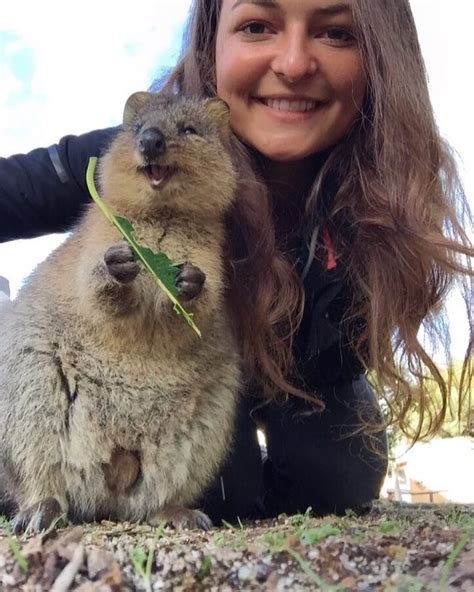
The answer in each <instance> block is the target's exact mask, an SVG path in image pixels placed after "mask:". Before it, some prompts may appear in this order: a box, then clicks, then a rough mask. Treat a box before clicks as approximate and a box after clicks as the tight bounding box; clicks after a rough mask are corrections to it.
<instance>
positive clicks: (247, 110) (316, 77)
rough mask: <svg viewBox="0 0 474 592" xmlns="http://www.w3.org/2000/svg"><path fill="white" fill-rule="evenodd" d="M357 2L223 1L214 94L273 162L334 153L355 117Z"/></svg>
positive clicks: (361, 89) (361, 88) (362, 81)
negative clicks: (327, 151)
mask: <svg viewBox="0 0 474 592" xmlns="http://www.w3.org/2000/svg"><path fill="white" fill-rule="evenodd" d="M351 4H352V0H342V1H341V0H222V10H221V16H220V20H219V26H218V30H217V39H216V83H217V94H218V95H219V97H220V98H222V99H223V100H224V101H226V103H227V104H228V105H229V107H230V117H231V125H232V128H233V130H234V131H235V133H236V134H237V135H238V136H239V137H240V138H241V139H242V140H243V141H244V142H245V143H247V144H249V145H250V146H253V147H254V148H255V149H257V150H258V151H259V152H261V153H262V154H263V155H265V156H266V157H268V158H269V159H271V160H275V161H280V162H284V161H297V160H300V159H303V158H305V157H307V156H310V155H311V154H314V153H316V152H320V151H322V150H324V149H326V148H329V147H331V146H333V145H334V144H335V143H336V142H337V141H338V140H340V139H341V138H342V137H343V136H344V135H345V134H346V133H347V131H348V130H349V128H350V126H351V125H352V124H353V122H354V121H355V120H356V118H357V117H358V114H359V112H360V109H361V105H362V102H363V98H364V93H365V87H366V78H365V75H364V72H363V69H362V64H361V58H360V52H359V47H358V44H357V41H356V40H355V38H354V33H353V29H354V23H353V17H352V12H351Z"/></svg>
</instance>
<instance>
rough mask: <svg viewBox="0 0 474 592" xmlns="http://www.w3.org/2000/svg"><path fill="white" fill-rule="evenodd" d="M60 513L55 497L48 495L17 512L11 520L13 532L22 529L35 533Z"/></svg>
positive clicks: (45, 527) (16, 532)
mask: <svg viewBox="0 0 474 592" xmlns="http://www.w3.org/2000/svg"><path fill="white" fill-rule="evenodd" d="M62 514H63V511H62V510H61V506H60V505H59V502H58V501H57V499H55V498H54V497H48V498H46V499H45V500H43V501H41V502H38V503H36V504H33V505H32V506H29V507H28V508H26V509H25V510H21V511H20V512H18V514H17V515H16V516H15V518H14V519H13V521H12V529H13V532H14V533H15V534H19V533H20V532H24V531H26V532H28V533H32V534H36V533H38V532H41V531H42V530H46V529H47V528H48V527H49V526H51V524H52V523H53V522H54V521H55V520H56V519H57V518H59V517H60V516H61V515H62Z"/></svg>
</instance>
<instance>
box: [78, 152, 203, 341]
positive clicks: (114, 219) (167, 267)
mask: <svg viewBox="0 0 474 592" xmlns="http://www.w3.org/2000/svg"><path fill="white" fill-rule="evenodd" d="M96 166H97V157H95V156H93V157H91V158H90V159H89V164H88V166H87V172H86V182H87V188H88V189H89V193H90V194H91V197H92V199H93V200H94V202H95V203H96V204H97V205H98V206H99V208H100V210H101V212H102V213H103V214H104V216H105V217H106V218H107V220H109V222H110V223H111V224H113V225H114V226H115V227H116V228H117V230H118V231H119V232H120V234H121V235H122V236H123V237H124V239H125V240H126V241H127V242H128V244H129V245H130V246H131V247H132V249H133V251H134V253H135V254H136V256H137V257H138V258H139V259H140V261H141V262H142V263H143V265H144V266H145V267H146V269H147V270H148V271H149V272H150V273H151V275H152V276H153V277H154V278H155V281H156V283H157V284H158V285H159V286H160V288H161V289H162V290H163V292H164V293H165V294H166V295H167V296H168V298H169V299H170V300H171V302H172V303H173V305H174V306H173V310H174V311H175V312H176V313H177V314H179V315H181V316H183V317H184V318H185V319H186V321H187V323H188V325H189V326H190V327H191V328H192V329H193V330H194V331H195V332H196V333H197V335H198V336H199V337H202V335H201V331H200V330H199V328H198V327H197V326H196V324H195V323H194V321H193V315H192V314H191V313H188V312H187V311H186V310H185V309H184V308H183V306H182V305H181V303H180V302H179V300H178V299H177V291H176V287H175V284H174V280H175V277H176V274H177V273H178V271H179V268H178V267H177V266H176V265H174V264H173V263H172V261H171V260H170V259H169V258H168V257H167V256H166V255H165V253H154V252H153V251H152V250H151V249H148V248H147V247H142V246H141V245H140V244H139V243H137V241H136V240H135V237H134V235H133V226H132V224H131V223H130V222H129V221H128V220H127V219H125V218H121V217H120V216H115V214H114V213H113V212H112V211H111V210H110V209H109V208H108V207H107V205H106V204H105V202H104V201H103V200H102V198H101V197H100V195H99V193H98V191H97V189H96V186H95V182H94V173H95V169H96Z"/></svg>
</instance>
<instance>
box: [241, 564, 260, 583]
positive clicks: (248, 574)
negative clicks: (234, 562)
mask: <svg viewBox="0 0 474 592" xmlns="http://www.w3.org/2000/svg"><path fill="white" fill-rule="evenodd" d="M237 575H238V578H239V580H241V581H243V582H247V581H249V580H254V579H255V577H256V575H257V570H256V569H255V567H253V566H249V565H242V567H240V568H239V571H238V572H237Z"/></svg>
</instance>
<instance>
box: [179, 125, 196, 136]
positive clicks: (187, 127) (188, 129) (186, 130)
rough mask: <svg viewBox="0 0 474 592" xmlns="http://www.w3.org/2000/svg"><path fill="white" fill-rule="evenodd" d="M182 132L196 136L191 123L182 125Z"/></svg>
mask: <svg viewBox="0 0 474 592" xmlns="http://www.w3.org/2000/svg"><path fill="white" fill-rule="evenodd" d="M182 132H183V134H184V135H185V136H197V135H198V133H197V130H196V128H195V127H193V126H192V125H185V126H183V129H182Z"/></svg>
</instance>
